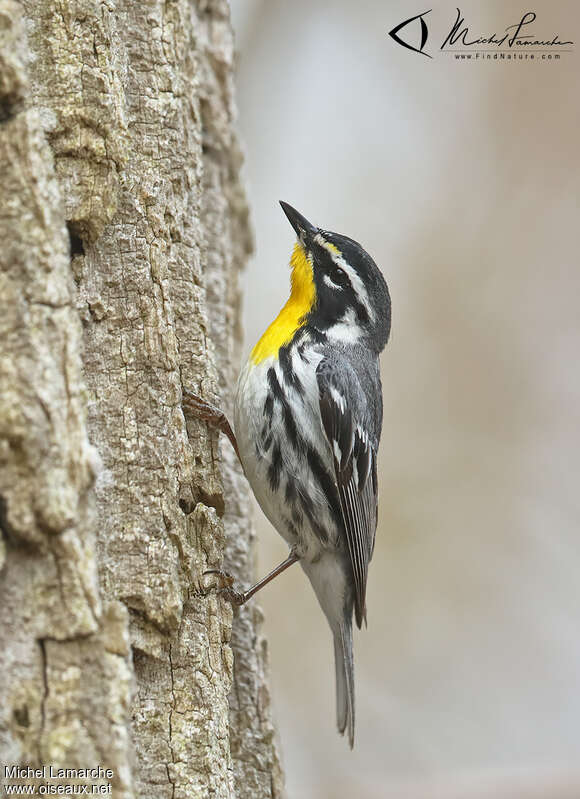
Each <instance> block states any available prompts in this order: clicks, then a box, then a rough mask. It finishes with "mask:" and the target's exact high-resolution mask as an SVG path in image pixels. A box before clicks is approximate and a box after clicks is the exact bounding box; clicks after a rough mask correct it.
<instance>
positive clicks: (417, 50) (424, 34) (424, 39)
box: [389, 8, 433, 58]
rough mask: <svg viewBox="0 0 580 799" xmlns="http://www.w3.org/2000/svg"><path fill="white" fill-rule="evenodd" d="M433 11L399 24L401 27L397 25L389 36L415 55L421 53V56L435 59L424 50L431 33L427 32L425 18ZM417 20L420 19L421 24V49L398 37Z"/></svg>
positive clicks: (424, 12)
mask: <svg viewBox="0 0 580 799" xmlns="http://www.w3.org/2000/svg"><path fill="white" fill-rule="evenodd" d="M432 10H433V9H432V8H430V9H429V11H423V13H422V14H417V16H416V17H411V18H410V19H406V20H405V21H404V22H401V23H399V25H397V26H396V27H395V28H393V30H392V31H389V36H390V37H391V38H392V39H394V40H395V41H396V42H397V44H402V45H403V47H406V48H407V49H408V50H412V51H413V52H414V53H421V55H426V56H427V58H433V56H430V55H429V53H425V52H424V51H423V48H424V47H425V45H426V44H427V36H428V35H429V31H428V30H427V23H426V22H425V20H424V19H423V17H424V16H425V15H426V14H429V13H430V12H431V11H432ZM416 19H418V20H419V22H420V24H421V46H420V47H419V48H417V47H413V45H412V44H407V42H404V41H403V40H402V39H401V38H399V36H398V35H397V34H398V33H399V31H400V30H402V29H403V28H406V27H407V25H410V24H411V23H412V22H415V20H416Z"/></svg>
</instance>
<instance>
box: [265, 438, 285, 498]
mask: <svg viewBox="0 0 580 799" xmlns="http://www.w3.org/2000/svg"><path fill="white" fill-rule="evenodd" d="M281 472H282V451H281V449H280V445H279V444H278V442H275V444H274V446H273V447H272V460H271V461H270V465H269V466H268V482H269V483H270V488H271V489H272V491H278V489H279V488H280V475H281Z"/></svg>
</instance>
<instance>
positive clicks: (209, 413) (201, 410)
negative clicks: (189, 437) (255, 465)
mask: <svg viewBox="0 0 580 799" xmlns="http://www.w3.org/2000/svg"><path fill="white" fill-rule="evenodd" d="M181 406H182V408H183V412H184V415H185V416H189V417H193V418H194V419H201V420H202V421H203V422H207V424H208V425H210V427H213V428H215V429H216V430H219V431H220V432H222V433H225V434H226V436H227V437H228V438H229V440H230V443H231V445H232V447H233V448H234V451H235V453H236V455H237V456H238V460H239V461H240V463H241V462H242V460H241V458H240V451H239V449H238V442H237V441H236V437H235V435H234V431H233V430H232V426H231V424H230V423H229V422H228V419H227V416H226V415H225V413H224V412H223V411H220V409H219V408H216V406H215V405H212V404H211V402H206V400H204V399H202V398H201V397H199V396H198V395H197V394H193V393H192V392H191V391H187V389H183V398H182V401H181Z"/></svg>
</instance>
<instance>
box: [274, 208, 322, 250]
mask: <svg viewBox="0 0 580 799" xmlns="http://www.w3.org/2000/svg"><path fill="white" fill-rule="evenodd" d="M280 205H281V206H282V210H283V211H284V213H285V214H286V216H287V217H288V221H289V222H290V224H291V225H292V227H293V228H294V230H295V231H296V235H297V236H298V238H299V240H300V241H301V242H302V244H307V243H308V242H309V241H310V240H311V239H313V238H314V236H315V235H316V234H317V233H318V228H317V227H315V226H314V225H312V224H311V223H310V222H309V221H308V219H306V218H305V217H303V216H302V214H300V213H298V211H297V210H296V209H295V208H292V206H291V205H288V203H285V202H284V201H283V200H280Z"/></svg>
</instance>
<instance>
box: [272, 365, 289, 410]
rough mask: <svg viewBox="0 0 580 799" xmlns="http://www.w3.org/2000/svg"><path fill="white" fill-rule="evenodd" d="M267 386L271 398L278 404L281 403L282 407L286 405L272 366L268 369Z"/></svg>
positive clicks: (284, 396)
mask: <svg viewBox="0 0 580 799" xmlns="http://www.w3.org/2000/svg"><path fill="white" fill-rule="evenodd" d="M268 385H269V386H270V391H271V392H272V396H273V398H274V399H275V400H278V402H281V403H282V405H285V404H286V395H285V394H284V392H283V391H282V387H281V386H280V383H279V382H278V377H277V376H276V370H275V369H274V367H273V366H271V367H270V368H269V369H268Z"/></svg>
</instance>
